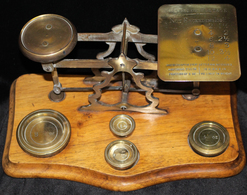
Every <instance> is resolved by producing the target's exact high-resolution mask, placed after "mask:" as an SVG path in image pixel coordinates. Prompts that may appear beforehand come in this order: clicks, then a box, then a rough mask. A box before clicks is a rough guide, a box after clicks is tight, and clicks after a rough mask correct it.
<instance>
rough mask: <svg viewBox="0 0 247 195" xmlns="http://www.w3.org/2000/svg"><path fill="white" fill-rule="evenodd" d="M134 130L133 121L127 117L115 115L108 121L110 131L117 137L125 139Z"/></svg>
mask: <svg viewBox="0 0 247 195" xmlns="http://www.w3.org/2000/svg"><path fill="white" fill-rule="evenodd" d="M134 129H135V121H134V119H133V118H132V117H131V116H129V115H126V114H120V115H116V116H114V117H113V118H112V119H111V121H110V130H111V131H112V132H113V133H114V134H115V135H117V136H119V137H126V136H128V135H130V134H131V133H132V132H133V131H134Z"/></svg>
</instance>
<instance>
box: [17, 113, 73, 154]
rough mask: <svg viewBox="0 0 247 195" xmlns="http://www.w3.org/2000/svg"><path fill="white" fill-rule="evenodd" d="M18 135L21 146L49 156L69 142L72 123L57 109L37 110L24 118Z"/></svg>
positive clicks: (30, 152)
mask: <svg viewBox="0 0 247 195" xmlns="http://www.w3.org/2000/svg"><path fill="white" fill-rule="evenodd" d="M16 135H17V141H18V143H19V145H20V147H21V148H22V149H23V150H24V151H25V152H27V153H28V154H30V155H33V156H36V157H49V156H53V155H55V154H57V153H59V152H61V151H62V150H63V149H64V148H65V146H66V145H67V144H68V142H69V139H70V123H69V121H68V119H67V118H66V117H65V116H64V115H63V114H61V113H60V112H57V111H55V110H37V111H34V112H32V113H30V114H28V115H27V116H25V117H24V118H23V119H22V121H21V122H20V124H19V126H18V128H17V134H16Z"/></svg>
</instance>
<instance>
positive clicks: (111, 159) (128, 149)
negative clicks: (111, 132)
mask: <svg viewBox="0 0 247 195" xmlns="http://www.w3.org/2000/svg"><path fill="white" fill-rule="evenodd" d="M105 159H106V162H107V163H109V164H110V165H111V166H112V167H113V168H115V169H119V170H125V169H129V168H131V167H133V166H134V165H135V164H136V163H137V161H138V159H139V151H138V150H137V148H136V146H135V145H134V144H133V143H132V142H130V141H127V140H116V141H113V142H111V143H110V144H109V145H108V146H107V147H106V149H105Z"/></svg>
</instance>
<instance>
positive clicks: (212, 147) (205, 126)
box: [189, 121, 230, 156]
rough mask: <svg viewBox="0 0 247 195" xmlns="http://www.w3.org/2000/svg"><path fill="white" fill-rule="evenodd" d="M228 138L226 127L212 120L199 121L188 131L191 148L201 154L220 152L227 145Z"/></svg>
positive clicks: (217, 153) (215, 154)
mask: <svg viewBox="0 0 247 195" xmlns="http://www.w3.org/2000/svg"><path fill="white" fill-rule="evenodd" d="M229 140H230V137H229V134H228V131H227V130H226V128H225V127H223V126H222V125H221V124H219V123H216V122H213V121H204V122H200V123H198V124H196V125H195V126H193V127H192V129H191V131H190V133H189V144H190V146H191V148H192V149H193V150H194V151H195V152H196V153H198V154H200V155H202V156H217V155H220V154H222V153H223V152H224V151H225V150H226V148H227V147H228V145H229Z"/></svg>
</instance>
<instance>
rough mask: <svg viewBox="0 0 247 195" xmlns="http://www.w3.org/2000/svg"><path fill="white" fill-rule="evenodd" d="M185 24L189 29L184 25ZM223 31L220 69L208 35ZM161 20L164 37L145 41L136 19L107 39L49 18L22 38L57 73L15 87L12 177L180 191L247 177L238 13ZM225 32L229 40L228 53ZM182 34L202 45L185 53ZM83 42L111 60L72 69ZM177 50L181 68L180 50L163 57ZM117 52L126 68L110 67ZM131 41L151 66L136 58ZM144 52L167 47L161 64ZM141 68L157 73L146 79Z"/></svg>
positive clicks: (169, 11) (180, 12)
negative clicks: (79, 71) (198, 182)
mask: <svg viewBox="0 0 247 195" xmlns="http://www.w3.org/2000/svg"><path fill="white" fill-rule="evenodd" d="M191 13H193V14H191ZM202 13H204V14H202ZM189 17H193V18H190V19H189ZM185 18H187V20H188V21H191V22H190V23H189V25H184V23H181V21H182V20H185ZM223 18H224V22H223ZM220 19H222V22H219V20H220ZM199 20H200V21H199ZM213 20H214V22H213V24H214V25H217V27H215V28H212V29H211V30H209V32H210V31H212V33H215V35H214V36H213V35H212V37H213V43H214V51H215V52H214V55H213V56H214V59H215V60H216V62H212V61H210V62H208V61H207V60H208V57H210V58H211V54H208V53H207V52H208V49H207V48H205V45H209V44H210V43H211V42H212V41H211V39H207V38H205V37H204V38H203V37H200V36H205V33H208V31H207V30H208V29H207V28H209V27H210V25H211V23H212V21H213ZM54 21H55V22H54ZM158 21H159V35H158V36H156V35H146V34H141V33H140V32H139V29H138V28H137V27H135V26H133V25H130V24H129V22H128V21H127V20H124V22H123V24H120V25H117V26H115V27H113V28H112V31H111V32H109V33H77V32H76V30H75V28H74V26H73V25H72V23H70V22H69V21H68V20H67V19H66V18H64V17H62V16H58V15H51V14H48V15H42V16H38V17H36V18H34V19H32V20H30V21H29V22H28V23H27V24H26V25H25V26H24V27H23V29H22V32H21V35H20V48H21V50H22V52H23V54H24V55H26V56H27V57H28V58H30V59H32V60H34V61H38V62H41V63H42V67H43V69H44V70H45V71H46V72H48V73H51V74H48V73H46V74H28V75H23V76H21V77H19V78H18V79H16V81H14V83H13V84H12V87H11V90H10V106H9V122H8V131H7V137H6V145H5V149H4V154H3V162H2V164H3V168H4V171H5V172H6V174H8V175H10V176H12V177H18V178H55V179H64V180H72V181H77V182H82V183H86V184H90V185H94V186H97V187H101V188H105V189H109V190H114V191H131V190H137V189H141V188H144V187H148V186H151V185H155V184H159V183H163V182H168V181H174V180H181V179H191V178H221V177H229V176H233V175H236V174H238V173H239V172H240V171H241V170H242V169H243V168H244V166H245V161H246V156H245V151H244V147H243V143H242V138H241V132H240V128H239V124H238V116H237V98H236V89H235V86H234V83H232V81H233V80H236V79H237V78H238V77H239V76H240V65H239V61H238V59H239V57H238V49H237V50H235V49H236V48H237V44H238V41H237V33H236V32H237V26H236V13H235V9H234V8H233V7H232V6H230V5H164V6H162V7H161V8H160V9H159V20H158ZM174 21H177V22H174ZM209 21H210V22H209ZM55 24H57V25H55ZM223 24H224V25H223ZM227 25H231V28H230V27H229V28H227V29H228V33H229V35H228V39H227V40H229V41H226V39H225V41H223V42H219V41H218V36H221V35H219V34H220V33H222V32H224V30H225V29H224V28H223V27H226V26H227ZM182 26H183V27H182ZM219 26H220V27H219ZM178 27H179V28H181V29H183V31H184V32H187V33H190V32H191V33H192V35H191V40H194V42H195V43H196V45H192V46H191V47H188V45H191V44H192V42H190V43H186V44H187V45H186V44H185V45H183V44H177V38H176V37H177V36H185V35H184V34H183V33H182V34H181V33H180V32H181V30H179V28H178ZM206 27H207V28H206ZM61 28H62V29H65V30H64V31H59V30H58V29H61ZM160 29H162V30H160ZM164 29H168V30H169V32H166V33H162V31H163V30H164ZM171 29H173V30H172V33H171ZM188 29H189V30H188ZM52 30H54V31H52ZM34 32H36V33H34ZM37 32H39V33H40V34H39V33H37ZM58 32H59V33H61V36H57V33H58ZM178 32H179V33H180V35H179V33H178ZM37 34H38V35H37ZM62 35H67V36H62ZM76 35H77V36H76ZM32 36H33V37H32ZM193 36H194V38H193ZM30 37H31V38H30ZM34 37H35V38H34ZM216 38H217V40H216ZM181 40H184V38H182V39H181ZM186 40H187V39H186ZM191 40H190V41H191ZM202 40H204V41H202ZM77 41H104V42H106V43H107V44H108V45H109V49H108V50H107V51H106V52H102V53H100V54H98V55H97V59H94V60H93V59H88V60H87V59H85V60H83V59H73V60H71V59H62V58H64V57H65V56H66V55H67V54H68V53H69V52H71V51H72V50H73V48H74V47H75V44H76V42H77ZM169 41H170V42H171V47H172V46H173V45H174V48H177V51H179V54H180V52H182V51H184V52H182V53H183V54H181V55H178V53H176V55H177V57H175V53H174V49H172V48H171V47H169V48H171V49H170V50H169V49H168V48H167V47H165V46H164V47H163V46H161V45H162V44H165V45H169V44H168V42H169ZM184 41H185V40H184ZM116 42H121V53H120V55H119V57H117V58H112V57H110V58H107V57H106V56H108V55H110V54H111V52H112V51H113V49H114V48H115V45H116ZM128 42H134V44H135V46H136V48H137V50H138V51H139V52H140V54H141V55H143V56H144V58H146V60H139V59H130V58H128V57H127V43H128ZM194 42H193V44H194ZM58 43H59V44H58ZM146 43H153V44H155V43H156V44H157V43H158V62H157V61H155V58H154V56H152V55H151V54H148V53H146V52H145V51H144V50H143V48H142V46H144V45H145V44H146ZM225 43H227V44H225ZM175 44H176V45H175ZM58 45H59V46H58ZM225 46H229V47H226V48H224V54H221V53H220V52H221V50H222V48H223V47H225ZM58 48H59V49H58ZM61 48H62V49H61ZM163 50H164V51H163ZM199 50H200V51H199ZM189 51H190V52H189ZM186 52H187V53H188V54H189V55H185V53H186ZM200 52H202V53H200ZM204 52H205V53H204ZM229 53H230V55H231V56H230V57H229V55H228V54H229ZM183 55H184V56H183ZM222 55H223V57H222ZM226 56H228V58H227V57H226ZM185 57H186V58H185ZM165 59H167V61H165ZM182 61H184V62H182ZM173 64H174V67H173ZM181 64H184V65H183V66H181V67H180V65H181ZM187 64H189V65H188V66H190V64H194V65H193V68H192V69H190V67H186V66H187ZM205 64H210V65H205ZM213 64H214V65H213ZM216 64H218V65H216ZM225 64H228V65H227V66H226V65H225ZM230 64H231V65H230ZM213 66H214V69H213V68H212V67H213ZM216 66H217V67H216ZM59 68H92V70H93V73H94V75H93V76H89V75H86V76H85V75H66V74H64V75H59V76H58V71H57V69H59ZM186 68H187V70H186ZM199 68H201V69H200V70H203V71H202V72H200V73H199ZM216 68H217V69H216ZM102 69H103V70H102ZM143 69H144V70H149V71H153V72H152V73H151V74H149V75H147V76H146V75H144V74H143V73H142V72H141V70H143ZM171 73H172V74H171ZM201 73H203V74H202V76H200V74H201ZM218 73H219V75H221V76H217V75H218ZM179 74H180V76H179ZM157 75H159V77H158V76H157ZM181 75H182V77H181ZM207 75H208V76H207ZM167 81H169V82H167ZM202 81H203V82H202ZM199 82H200V83H199Z"/></svg>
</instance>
